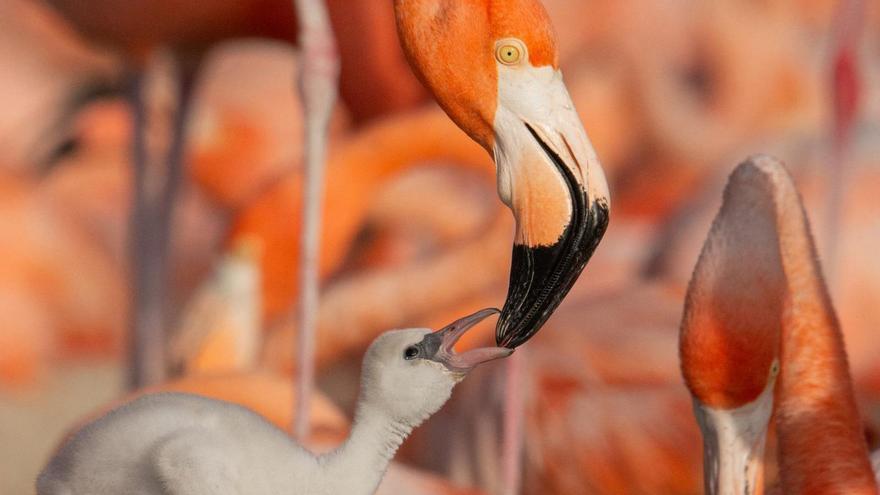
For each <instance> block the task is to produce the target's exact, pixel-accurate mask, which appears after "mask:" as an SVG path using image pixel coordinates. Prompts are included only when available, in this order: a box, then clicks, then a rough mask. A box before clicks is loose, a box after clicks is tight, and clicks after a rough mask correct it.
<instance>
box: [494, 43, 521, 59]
mask: <svg viewBox="0 0 880 495" xmlns="http://www.w3.org/2000/svg"><path fill="white" fill-rule="evenodd" d="M524 54H525V46H523V44H522V42H521V41H519V40H517V39H506V40H500V41H499V42H498V43H497V44H496V45H495V59H496V60H498V62H500V63H502V64H504V65H516V64H518V63H520V62H521V61H522V59H523V55H524Z"/></svg>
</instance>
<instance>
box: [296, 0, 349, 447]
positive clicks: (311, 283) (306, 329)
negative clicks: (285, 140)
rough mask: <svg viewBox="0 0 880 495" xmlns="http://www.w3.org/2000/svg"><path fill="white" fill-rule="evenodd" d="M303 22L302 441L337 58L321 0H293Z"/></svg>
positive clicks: (306, 422) (311, 382)
mask: <svg viewBox="0 0 880 495" xmlns="http://www.w3.org/2000/svg"><path fill="white" fill-rule="evenodd" d="M294 8H295V9H296V13H297V18H298V19H299V23H300V39H299V42H300V43H299V44H300V47H301V57H302V58H301V62H300V75H299V91H300V95H301V100H302V105H303V111H304V117H305V134H306V135H305V148H304V164H305V183H304V188H305V189H304V194H303V202H304V204H303V219H302V237H301V242H302V247H301V251H300V252H301V255H300V256H301V257H300V300H299V322H298V323H299V324H298V327H299V337H298V339H297V346H298V347H297V356H298V359H297V366H298V368H299V369H298V374H297V381H298V383H297V393H298V400H297V405H296V414H294V425H293V431H294V434H295V435H296V437H297V438H299V439H300V440H301V441H305V440H306V439H307V436H308V433H309V423H310V418H309V404H310V402H311V396H312V389H313V387H314V381H315V379H314V374H315V371H314V368H315V327H316V324H317V313H318V263H319V247H320V239H321V204H322V200H323V194H324V189H323V182H324V161H325V155H326V151H327V127H328V125H329V123H330V116H331V114H332V112H333V107H334V105H335V104H336V97H337V86H338V79H339V57H338V55H337V52H336V44H335V41H334V39H333V31H332V30H331V28H330V21H329V18H328V16H327V9H326V6H325V5H324V2H323V1H322V0H294Z"/></svg>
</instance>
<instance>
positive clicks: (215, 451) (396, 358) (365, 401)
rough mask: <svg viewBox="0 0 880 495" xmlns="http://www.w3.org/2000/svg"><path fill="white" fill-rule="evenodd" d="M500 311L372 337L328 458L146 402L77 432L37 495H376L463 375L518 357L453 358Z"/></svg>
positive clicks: (221, 412)
mask: <svg viewBox="0 0 880 495" xmlns="http://www.w3.org/2000/svg"><path fill="white" fill-rule="evenodd" d="M497 312H498V310H495V309H484V310H482V311H479V312H477V313H474V314H472V315H470V316H467V317H464V318H462V319H459V320H457V321H455V322H453V323H452V324H450V325H448V326H446V327H444V328H443V329H441V330H438V331H436V332H431V331H430V330H427V329H421V328H415V329H407V330H396V331H391V332H387V333H385V334H383V335H381V336H380V337H379V338H377V339H376V340H375V341H374V342H373V344H372V345H371V346H370V348H369V349H368V350H367V353H366V355H365V357H364V361H363V369H362V376H361V391H360V397H359V400H358V405H357V410H356V412H355V423H354V426H353V428H352V431H351V434H350V435H349V438H348V440H347V441H346V442H345V443H344V444H343V445H342V446H341V447H340V448H339V449H337V450H336V451H334V452H332V453H330V454H327V455H323V456H314V455H313V454H311V453H310V452H308V451H307V450H305V449H304V448H303V447H301V446H300V445H298V444H297V443H295V442H293V441H292V440H291V439H290V438H289V437H288V436H287V435H286V434H285V433H284V432H283V431H282V430H279V429H277V428H276V427H274V426H272V425H271V424H270V423H269V422H268V421H266V420H265V419H263V418H262V417H261V416H259V415H257V414H256V413H254V412H251V411H250V410H248V409H245V408H243V407H240V406H237V405H233V404H230V403H227V402H222V401H217V400H213V399H208V398H204V397H198V396H194V395H188V394H180V393H159V394H151V395H146V396H144V397H142V398H139V399H137V400H135V401H134V402H131V403H129V404H127V405H124V406H122V407H119V408H117V409H114V410H112V411H110V412H109V413H107V414H105V415H104V416H102V417H100V418H99V419H97V420H95V421H94V422H92V423H89V424H88V425H86V426H85V427H83V428H82V429H80V430H79V431H78V432H76V433H75V434H74V435H72V436H71V437H70V439H69V440H68V441H67V442H66V443H65V444H63V445H62V446H61V448H60V449H59V450H58V452H57V454H56V455H55V456H54V457H53V458H52V459H51V460H50V461H49V464H48V466H46V468H45V469H44V470H43V472H42V473H41V474H40V476H39V478H38V480H37V493H38V494H39V495H61V494H65V495H85V494H93V493H142V494H156V495H160V494H161V495H172V494H179V495H183V494H186V495H194V494H206V495H207V494H212V495H218V494H234V493H248V494H252V495H260V494H266V495H269V494H271V495H275V494H279V493H309V494H327V495H330V494H337V493H346V494H350V495H357V494H372V493H374V492H375V490H376V488H377V487H378V485H379V482H380V481H381V479H382V477H383V475H384V473H385V470H386V468H387V467H388V463H389V462H390V461H391V458H392V457H393V456H394V453H395V452H396V451H397V448H398V447H399V446H400V444H401V443H402V442H403V440H404V439H405V438H406V437H407V435H409V433H410V431H412V429H413V428H415V427H416V426H418V425H419V424H421V423H422V422H423V421H424V420H425V419H427V418H428V417H429V416H430V415H432V414H433V413H434V412H436V411H437V410H438V409H439V408H440V407H441V406H442V405H443V404H444V403H445V402H446V401H447V400H448V399H449V397H450V394H451V393H452V388H453V387H454V386H455V385H456V384H457V383H458V382H459V381H461V380H462V379H463V378H464V377H465V375H466V374H467V373H468V371H470V370H471V369H472V368H474V367H475V366H477V365H478V364H480V363H484V362H486V361H491V360H493V359H498V358H502V357H506V356H508V355H510V354H511V353H512V352H513V351H512V350H510V349H506V348H501V347H487V348H478V349H472V350H469V351H466V352H463V353H457V352H455V351H454V350H453V346H454V345H455V343H456V342H457V341H458V339H459V338H460V337H461V336H462V335H463V334H464V333H465V332H466V331H467V330H468V329H469V328H471V327H472V326H474V325H475V324H477V323H479V322H480V321H482V320H483V319H485V318H486V317H488V316H490V315H492V314H495V313H497Z"/></svg>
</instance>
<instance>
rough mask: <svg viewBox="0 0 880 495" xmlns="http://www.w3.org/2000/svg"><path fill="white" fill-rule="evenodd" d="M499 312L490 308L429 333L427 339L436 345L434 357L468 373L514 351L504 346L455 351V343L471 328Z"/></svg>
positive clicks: (451, 368)
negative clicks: (480, 365)
mask: <svg viewBox="0 0 880 495" xmlns="http://www.w3.org/2000/svg"><path fill="white" fill-rule="evenodd" d="M497 313H499V311H498V310H497V309H495V308H488V309H483V310H480V311H477V312H476V313H474V314H472V315H469V316H465V317H464V318H461V319H458V320H455V321H454V322H452V323H450V324H449V325H446V326H445V327H443V328H441V329H440V330H437V331H436V332H434V333H431V334H428V335H427V336H426V337H425V340H426V341H427V340H431V341H433V342H434V345H435V346H436V352H434V354H433V357H432V359H433V360H434V361H437V362H439V363H443V364H444V365H445V366H446V367H447V368H449V369H450V370H451V371H456V372H463V373H467V372H468V371H470V370H471V369H473V368H474V367H476V366H477V365H479V364H482V363H485V362H487V361H492V360H494V359H500V358H504V357H507V356H509V355H511V354H512V353H513V349H507V348H504V347H480V348H477V349H471V350H468V351H465V352H462V353H458V352H456V351H455V349H454V346H455V343H456V342H458V340H459V339H460V338H461V337H462V335H464V334H465V332H467V331H468V330H469V329H470V328H472V327H473V326H474V325H476V324H477V323H479V322H481V321H483V320H484V319H486V318H488V317H490V316H492V315H494V314H497Z"/></svg>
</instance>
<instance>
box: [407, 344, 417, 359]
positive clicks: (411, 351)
mask: <svg viewBox="0 0 880 495" xmlns="http://www.w3.org/2000/svg"><path fill="white" fill-rule="evenodd" d="M418 355H419V348H418V347H416V346H410V347H407V348H406V350H405V351H403V357H404V359H412V358H414V357H416V356H418Z"/></svg>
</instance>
